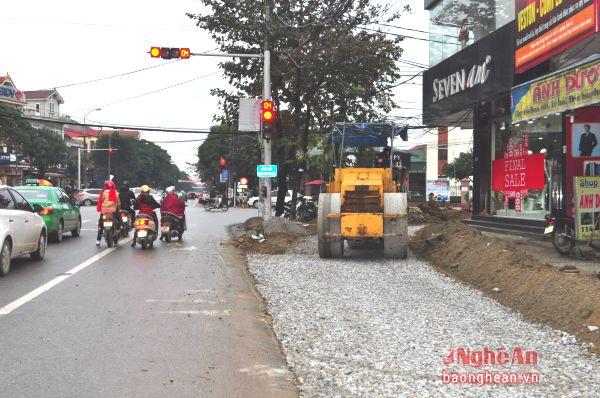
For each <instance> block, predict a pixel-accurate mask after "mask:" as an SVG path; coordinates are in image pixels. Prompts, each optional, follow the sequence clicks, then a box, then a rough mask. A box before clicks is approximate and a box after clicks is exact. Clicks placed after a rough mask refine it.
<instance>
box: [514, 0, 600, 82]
mask: <svg viewBox="0 0 600 398" xmlns="http://www.w3.org/2000/svg"><path fill="white" fill-rule="evenodd" d="M597 4H598V0H516V1H515V16H516V18H515V19H516V23H515V71H516V73H521V72H523V71H525V70H527V69H529V68H531V67H533V66H535V65H537V64H539V63H540V62H542V61H544V60H546V59H548V58H550V57H551V56H553V55H555V54H557V53H559V52H561V51H564V50H565V49H567V48H568V47H570V46H572V45H573V44H575V43H576V42H578V41H580V40H581V39H583V38H585V37H588V36H590V35H591V34H593V33H595V32H597V27H598V24H597V19H596V14H597Z"/></svg>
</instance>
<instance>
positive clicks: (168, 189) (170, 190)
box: [165, 186, 175, 194]
mask: <svg viewBox="0 0 600 398" xmlns="http://www.w3.org/2000/svg"><path fill="white" fill-rule="evenodd" d="M165 192H166V193H168V194H170V193H175V187H173V186H170V187H168V188H167V189H165Z"/></svg>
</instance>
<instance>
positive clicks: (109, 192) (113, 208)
mask: <svg viewBox="0 0 600 398" xmlns="http://www.w3.org/2000/svg"><path fill="white" fill-rule="evenodd" d="M120 205H121V203H120V199H119V193H118V192H117V190H116V189H115V183H114V182H112V181H105V182H104V186H103V188H102V191H101V192H100V196H99V198H98V205H97V206H96V210H97V211H98V212H99V213H100V218H99V219H98V235H97V237H96V246H100V242H101V241H102V232H103V231H104V223H103V220H102V214H104V213H112V214H113V215H114V214H115V213H116V212H118V211H119V209H120V207H121V206H120ZM114 219H115V222H116V223H117V224H118V225H120V224H121V220H120V219H119V217H114Z"/></svg>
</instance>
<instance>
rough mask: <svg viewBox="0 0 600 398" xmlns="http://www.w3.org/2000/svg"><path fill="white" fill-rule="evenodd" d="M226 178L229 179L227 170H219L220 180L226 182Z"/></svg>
mask: <svg viewBox="0 0 600 398" xmlns="http://www.w3.org/2000/svg"><path fill="white" fill-rule="evenodd" d="M228 179H229V171H228V170H223V171H222V172H221V182H227V180H228Z"/></svg>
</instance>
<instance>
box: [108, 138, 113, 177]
mask: <svg viewBox="0 0 600 398" xmlns="http://www.w3.org/2000/svg"><path fill="white" fill-rule="evenodd" d="M111 137H112V133H111V134H109V135H108V151H107V152H108V170H107V171H108V177H107V179H108V180H110V139H111Z"/></svg>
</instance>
